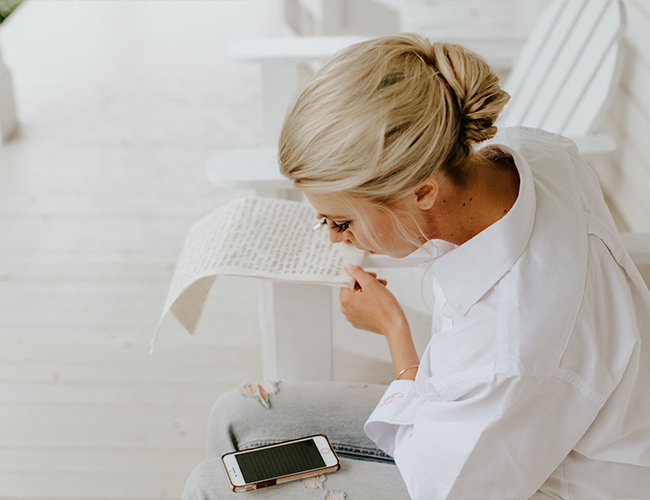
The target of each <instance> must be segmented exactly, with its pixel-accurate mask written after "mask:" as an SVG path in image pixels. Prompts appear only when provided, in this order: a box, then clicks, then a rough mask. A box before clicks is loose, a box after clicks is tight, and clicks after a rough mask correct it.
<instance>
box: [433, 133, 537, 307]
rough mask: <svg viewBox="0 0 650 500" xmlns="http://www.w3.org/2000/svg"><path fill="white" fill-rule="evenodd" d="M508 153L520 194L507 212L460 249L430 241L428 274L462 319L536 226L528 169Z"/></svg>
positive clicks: (511, 262)
mask: <svg viewBox="0 0 650 500" xmlns="http://www.w3.org/2000/svg"><path fill="white" fill-rule="evenodd" d="M494 145H495V146H498V147H499V148H500V149H502V150H503V151H506V152H508V153H510V154H511V155H512V157H513V159H514V162H515V166H516V167H517V170H518V172H519V193H518V196H517V200H516V201H515V204H514V205H513V206H512V208H511V209H510V211H509V212H508V213H507V214H506V215H504V216H503V217H502V218H501V219H499V220H498V221H497V222H495V223H494V224H492V225H491V226H489V227H488V228H486V229H484V230H483V231H481V232H480V233H479V234H477V235H476V236H475V237H473V238H472V239H470V240H468V241H466V242H465V243H463V244H462V245H460V246H456V247H453V246H451V247H450V244H449V243H447V242H441V241H439V240H432V241H430V242H428V244H427V246H429V247H433V248H430V250H431V253H432V255H433V256H434V259H435V260H434V261H433V262H432V264H431V272H432V273H433V275H434V276H435V278H436V280H437V281H438V283H439V285H440V288H441V289H442V292H443V293H444V295H445V298H446V299H447V303H448V304H449V305H450V306H451V308H452V309H453V310H454V311H455V312H456V313H457V314H461V315H464V314H466V313H467V311H469V309H470V308H471V307H472V306H473V305H474V304H475V303H476V302H477V301H478V300H479V299H480V298H481V297H483V296H484V295H485V294H486V293H487V292H488V291H489V290H490V289H491V288H492V287H493V286H494V285H495V284H496V283H497V282H498V281H499V280H500V279H501V278H502V277H503V276H504V275H505V274H506V273H507V272H508V270H509V269H510V268H511V267H512V266H513V265H514V263H515V262H516V261H517V260H518V259H519V257H520V256H521V254H522V253H523V252H524V249H525V248H526V246H527V245H528V241H529V239H530V235H531V234H532V231H533V225H534V222H535V203H536V200H535V186H534V182H533V175H532V171H531V169H530V165H529V164H528V162H527V161H526V159H524V158H523V157H522V156H521V155H520V154H519V153H517V152H516V151H514V150H513V149H511V148H509V147H508V146H505V145H502V144H494Z"/></svg>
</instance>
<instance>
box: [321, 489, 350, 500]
mask: <svg viewBox="0 0 650 500" xmlns="http://www.w3.org/2000/svg"><path fill="white" fill-rule="evenodd" d="M323 500H345V493H343V492H342V491H330V490H327V493H325V497H324V498H323Z"/></svg>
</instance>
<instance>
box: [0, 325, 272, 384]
mask: <svg viewBox="0 0 650 500" xmlns="http://www.w3.org/2000/svg"><path fill="white" fill-rule="evenodd" d="M219 333H221V334H222V335H221V337H222V338H223V337H226V336H227V335H229V334H230V335H233V332H232V331H225V332H216V333H215V334H219ZM191 339H192V337H190V340H191ZM223 342H224V343H226V344H227V343H228V339H225V338H224V339H223ZM199 345H200V346H201V347H200V349H196V348H195V346H193V345H191V343H188V344H187V345H185V346H178V345H172V346H165V345H158V344H157V345H156V349H155V352H154V353H153V354H151V355H150V354H148V344H144V343H142V344H139V345H137V344H136V346H135V347H133V346H131V345H127V346H123V347H102V348H101V349H98V347H97V346H96V345H92V344H87V345H84V344H80V345H76V344H64V345H58V344H52V343H46V342H32V341H25V342H15V343H9V342H3V344H2V352H0V360H1V361H2V362H5V360H6V361H7V362H8V361H11V360H13V362H16V361H22V360H24V361H28V360H29V361H32V362H35V361H43V362H48V361H50V360H52V359H57V360H61V361H65V362H71V361H74V360H83V362H90V361H92V362H97V363H106V362H110V360H111V359H113V360H115V359H119V360H120V361H121V362H124V363H141V364H146V363H148V362H149V363H164V364H170V363H173V362H174V361H176V362H177V363H178V364H179V365H182V364H183V363H190V362H191V363H196V364H198V365H203V366H204V367H206V368H209V367H210V366H211V365H212V366H214V363H216V362H218V360H219V357H218V353H219V349H220V347H219V346H207V345H205V344H199ZM256 348H259V340H258V341H257V342H256V343H255V344H253V345H250V346H248V345H244V346H242V350H243V352H244V353H245V356H246V357H247V358H248V359H250V360H251V364H254V360H256V359H257V358H258V357H259V352H258V353H256V351H255V349H256ZM249 349H250V350H249ZM240 361H241V360H240ZM117 366H119V365H117ZM224 376H226V375H224Z"/></svg>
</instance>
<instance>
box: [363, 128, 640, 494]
mask: <svg viewBox="0 0 650 500" xmlns="http://www.w3.org/2000/svg"><path fill="white" fill-rule="evenodd" d="M491 142H492V144H493V145H498V146H499V148H500V149H501V150H503V151H505V152H508V153H510V154H511V155H512V157H513V159H514V162H515V164H516V166H517V169H518V171H519V177H520V186H519V195H518V198H517V201H516V202H515V204H514V206H513V207H512V209H511V210H510V211H509V212H508V214H507V215H505V216H504V217H503V218H502V219H501V220H499V221H498V222H496V223H495V224H493V225H491V226H490V227H488V228H487V229H485V230H484V231H483V232H481V233H480V234H478V235H477V236H476V237H474V238H472V239H471V240H469V241H467V242H466V243H464V244H463V245H461V246H458V247H454V246H452V245H449V244H448V243H445V242H441V241H435V240H433V241H431V242H429V243H427V246H428V247H429V248H430V249H431V251H432V254H433V255H434V257H435V258H434V260H433V263H432V264H431V269H430V272H431V273H432V274H433V281H434V294H435V307H434V313H433V315H434V318H433V335H432V338H431V341H430V343H429V345H428V347H427V349H426V351H425V352H424V354H423V356H422V360H421V363H420V368H419V370H418V373H417V376H416V379H415V382H413V381H409V380H396V381H394V382H393V383H392V384H391V385H390V386H389V387H388V389H387V391H386V393H385V395H384V397H383V398H382V400H381V401H380V403H379V405H378V406H377V408H376V409H375V410H374V412H373V413H372V415H371V416H370V417H369V419H368V421H367V422H366V425H365V430H366V433H367V434H368V435H369V436H370V437H371V438H372V439H373V440H374V441H375V442H376V443H377V445H378V446H379V447H381V448H382V449H383V450H385V451H386V452H387V453H388V454H390V455H392V456H393V457H394V458H395V462H396V464H397V466H398V467H399V470H400V472H401V474H402V477H403V478H404V481H405V482H406V486H407V488H408V490H409V493H410V495H411V497H412V498H414V499H442V498H468V499H469V498H471V499H484V498H499V499H527V498H531V497H533V498H549V497H550V498H564V499H568V498H590V499H592V498H608V499H613V498H619V499H620V498H627V499H629V498H650V293H649V292H648V289H647V287H646V285H645V284H644V283H643V280H642V279H641V277H640V275H639V273H638V272H637V270H636V268H635V267H634V264H633V263H632V261H631V259H630V257H629V256H628V254H627V252H626V251H625V249H624V247H623V245H622V243H621V241H620V239H619V237H618V235H617V231H616V228H615V226H614V222H613V220H612V217H611V215H610V213H609V211H608V209H607V206H606V205H605V202H604V200H603V197H602V194H601V191H600V187H599V184H598V181H597V179H596V178H595V175H594V174H593V172H592V171H591V169H590V168H589V166H588V165H587V164H586V163H585V162H584V161H583V160H581V158H580V156H579V154H578V152H577V150H576V148H575V145H574V144H573V143H572V142H570V141H568V140H567V139H564V138H562V137H559V136H556V135H552V134H549V133H546V132H542V131H539V130H533V129H525V128H512V129H504V130H502V131H500V132H499V133H498V134H497V136H496V137H495V138H494V139H493V140H492V141H491Z"/></svg>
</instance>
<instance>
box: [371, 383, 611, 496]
mask: <svg viewBox="0 0 650 500" xmlns="http://www.w3.org/2000/svg"><path fill="white" fill-rule="evenodd" d="M400 382H401V381H400ZM404 382H405V381H404ZM462 385H465V387H455V388H454V389H453V391H454V393H455V394H456V395H457V394H459V393H462V394H464V396H462V397H461V398H457V399H455V400H453V401H448V400H444V398H441V399H440V400H433V399H425V398H424V397H423V396H421V395H418V393H417V392H416V390H415V386H414V384H413V383H412V382H411V383H410V384H404V383H401V384H397V383H396V382H393V384H391V385H390V386H389V388H388V390H387V391H386V393H385V395H384V398H383V399H382V400H381V402H380V403H379V405H378V407H377V409H376V410H375V411H374V412H373V413H372V415H371V416H370V418H369V419H368V421H367V422H366V426H365V430H366V433H367V434H368V435H369V437H370V438H371V439H373V440H374V441H375V442H377V444H378V445H379V446H380V447H381V448H382V449H384V450H385V451H386V452H387V453H389V454H391V455H392V456H393V457H394V458H395V462H396V464H397V466H398V467H399V470H400V473H401V474H402V477H403V478H404V481H405V483H406V486H407V488H408V491H409V493H410V495H411V497H412V498H414V499H431V498H436V499H443V498H486V499H487V498H500V499H503V498H517V499H526V498H530V497H531V496H532V495H533V494H534V493H535V492H536V491H537V490H538V489H539V488H540V486H541V485H542V484H543V483H544V481H545V480H546V479H547V478H548V477H549V476H550V475H551V474H552V473H553V471H554V470H555V469H556V468H557V467H558V465H559V464H560V463H561V462H562V461H563V459H564V458H565V457H566V456H567V455H568V454H569V452H570V451H571V450H572V448H573V447H574V446H575V444H576V443H577V442H578V440H579V439H580V438H581V436H582V435H583V434H584V432H585V430H586V429H587V428H588V427H589V425H590V424H591V422H592V421H593V420H594V418H595V417H596V415H597V413H598V410H599V406H598V405H597V404H595V403H594V402H592V401H590V400H588V399H587V398H585V397H584V396H583V395H582V394H581V393H580V392H579V391H578V390H576V389H575V388H574V387H573V385H572V384H570V383H569V382H567V381H566V380H564V379H562V378H561V377H555V376H540V377H532V376H527V377H515V376H499V375H493V376H490V377H487V378H482V379H474V380H471V381H467V382H463V383H462ZM398 394H403V397H399V396H398Z"/></svg>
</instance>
